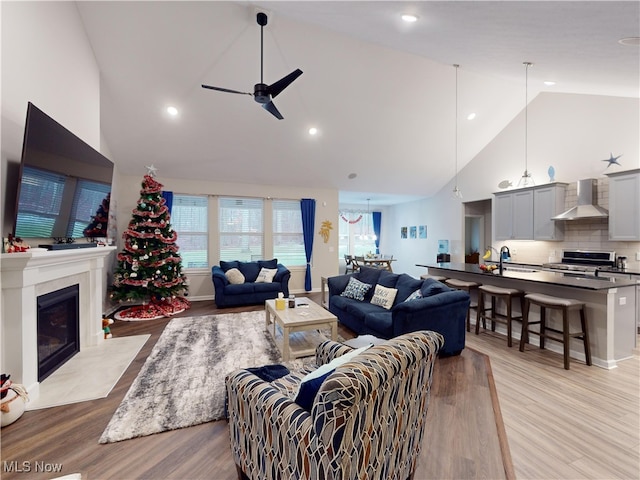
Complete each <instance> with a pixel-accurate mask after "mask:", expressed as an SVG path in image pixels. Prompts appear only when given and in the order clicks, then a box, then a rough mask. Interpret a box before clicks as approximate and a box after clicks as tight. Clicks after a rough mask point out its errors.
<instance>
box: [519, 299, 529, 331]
mask: <svg viewBox="0 0 640 480" xmlns="http://www.w3.org/2000/svg"><path fill="white" fill-rule="evenodd" d="M520 313H521V315H522V317H521V318H522V322H523V323H524V293H523V294H522V295H521V296H520ZM524 334H525V333H524V328H523V329H522V331H521V332H520V337H522V335H524ZM526 336H527V343H528V342H529V332H527V333H526Z"/></svg>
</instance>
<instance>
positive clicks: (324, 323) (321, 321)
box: [264, 298, 338, 362]
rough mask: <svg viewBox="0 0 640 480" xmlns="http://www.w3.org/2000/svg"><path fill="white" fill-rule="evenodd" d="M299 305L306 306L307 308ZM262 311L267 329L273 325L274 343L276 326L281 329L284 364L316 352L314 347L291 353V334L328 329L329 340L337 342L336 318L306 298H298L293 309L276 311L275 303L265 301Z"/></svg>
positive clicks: (287, 308) (286, 308)
mask: <svg viewBox="0 0 640 480" xmlns="http://www.w3.org/2000/svg"><path fill="white" fill-rule="evenodd" d="M287 303H288V301H287ZM301 304H307V306H303V305H301ZM264 310H265V313H266V327H267V329H269V325H271V324H272V323H273V330H272V332H273V338H274V340H276V343H279V342H277V337H276V324H277V325H278V326H279V327H280V328H281V329H282V347H281V351H282V359H283V360H284V361H285V362H286V361H288V360H291V359H292V358H298V357H307V356H309V355H313V354H314V353H315V351H316V350H315V347H314V348H308V349H298V350H293V351H292V350H291V348H290V345H289V335H290V334H292V333H295V332H305V331H309V330H319V329H325V328H330V329H331V340H336V341H337V340H338V317H336V316H335V315H334V314H332V313H331V312H329V311H328V310H326V309H324V308H322V307H321V306H320V305H318V304H317V303H315V302H313V301H312V300H310V299H308V298H298V299H296V307H295V308H289V307H285V308H284V310H276V301H275V300H267V301H265V304H264ZM278 347H280V345H278Z"/></svg>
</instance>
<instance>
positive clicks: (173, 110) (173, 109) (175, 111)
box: [167, 107, 178, 117]
mask: <svg viewBox="0 0 640 480" xmlns="http://www.w3.org/2000/svg"><path fill="white" fill-rule="evenodd" d="M167 113H168V114H169V115H171V116H172V117H175V116H176V115H178V109H177V108H176V107H167Z"/></svg>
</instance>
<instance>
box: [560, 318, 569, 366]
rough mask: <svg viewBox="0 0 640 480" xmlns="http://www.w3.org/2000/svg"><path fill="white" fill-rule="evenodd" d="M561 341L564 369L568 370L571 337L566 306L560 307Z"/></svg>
mask: <svg viewBox="0 0 640 480" xmlns="http://www.w3.org/2000/svg"><path fill="white" fill-rule="evenodd" d="M562 327H563V332H562V342H563V343H564V349H563V353H564V369H565V370H569V347H570V344H571V337H570V336H569V312H568V310H567V308H566V307H563V308H562Z"/></svg>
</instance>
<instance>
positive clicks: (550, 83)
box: [544, 80, 556, 87]
mask: <svg viewBox="0 0 640 480" xmlns="http://www.w3.org/2000/svg"><path fill="white" fill-rule="evenodd" d="M544 84H545V85H546V86H547V87H553V86H554V85H555V84H556V82H552V81H551V80H547V81H546V82H544Z"/></svg>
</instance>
